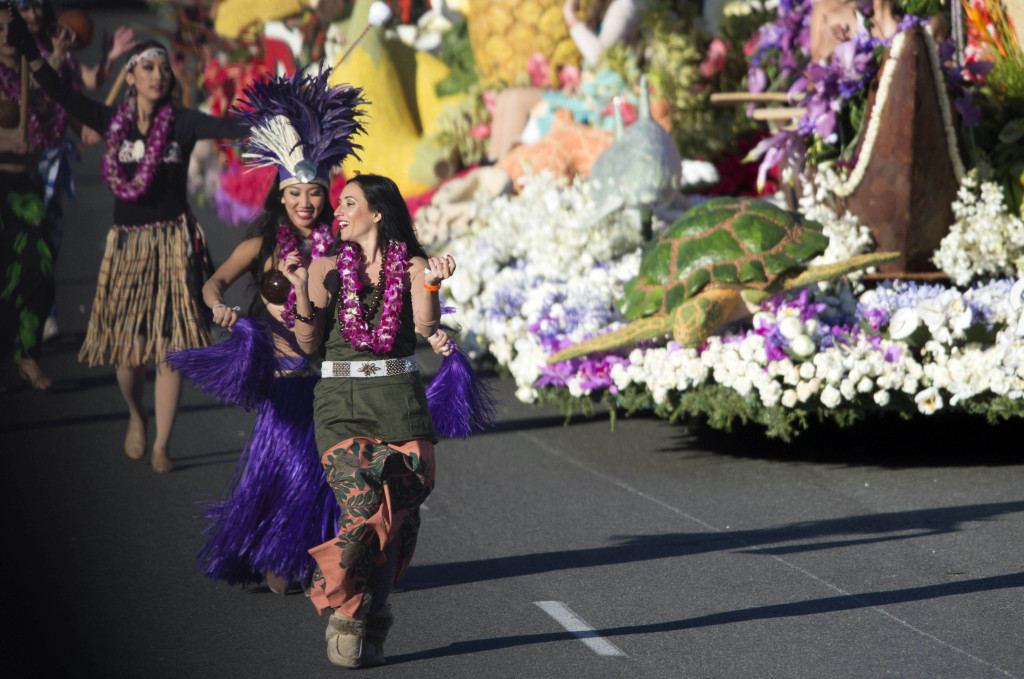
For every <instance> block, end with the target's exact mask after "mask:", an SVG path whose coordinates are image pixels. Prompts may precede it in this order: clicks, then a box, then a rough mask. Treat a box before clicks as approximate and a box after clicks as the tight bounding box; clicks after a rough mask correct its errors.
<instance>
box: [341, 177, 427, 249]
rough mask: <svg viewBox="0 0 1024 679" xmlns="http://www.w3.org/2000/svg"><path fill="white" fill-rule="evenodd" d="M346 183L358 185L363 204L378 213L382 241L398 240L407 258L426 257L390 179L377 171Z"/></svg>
mask: <svg viewBox="0 0 1024 679" xmlns="http://www.w3.org/2000/svg"><path fill="white" fill-rule="evenodd" d="M348 183H349V184H358V185H359V188H361V189H362V190H363V195H365V196H366V205H367V207H369V209H370V210H372V211H373V212H379V213H380V214H381V220H380V227H379V228H380V236H381V239H383V240H384V241H385V243H386V242H387V241H389V240H398V241H402V242H403V243H405V246H406V248H407V251H408V256H409V257H423V258H424V259H426V257H427V253H426V251H425V250H424V249H423V246H422V245H420V241H419V239H418V238H417V237H416V230H415V229H414V228H413V226H412V215H410V214H409V206H408V205H406V204H405V199H404V198H402V192H401V191H399V190H398V186H397V185H396V184H395V183H394V182H393V181H391V180H390V179H388V178H387V177H384V176H381V175H379V174H357V175H356V176H354V177H352V178H351V179H349V180H348ZM382 246H383V244H382Z"/></svg>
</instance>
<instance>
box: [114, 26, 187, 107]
mask: <svg viewBox="0 0 1024 679" xmlns="http://www.w3.org/2000/svg"><path fill="white" fill-rule="evenodd" d="M151 49H161V50H163V51H165V52H167V62H168V63H170V64H171V86H170V87H169V88H168V89H167V98H168V99H178V98H180V97H179V96H178V95H179V87H178V76H177V75H176V74H175V72H174V64H173V63H172V62H171V52H170V50H168V49H167V47H165V46H164V44H163V43H162V42H160V41H159V40H145V41H143V42H141V43H139V44H138V45H136V46H135V47H133V48H132V49H131V51H129V52H128V56H126V57H125V62H124V63H126V64H127V63H128V61H129V60H130V59H131V58H132V57H134V56H135V55H136V54H142V53H143V52H145V51H146V50H151ZM132 70H134V67H133V69H132Z"/></svg>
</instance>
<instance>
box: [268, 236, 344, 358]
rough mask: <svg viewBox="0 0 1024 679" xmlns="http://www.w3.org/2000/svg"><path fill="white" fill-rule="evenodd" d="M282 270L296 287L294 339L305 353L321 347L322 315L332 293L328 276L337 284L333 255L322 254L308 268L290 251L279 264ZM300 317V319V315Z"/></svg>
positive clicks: (297, 255) (336, 270)
mask: <svg viewBox="0 0 1024 679" xmlns="http://www.w3.org/2000/svg"><path fill="white" fill-rule="evenodd" d="M278 268H279V269H280V270H281V273H283V274H284V275H285V277H286V278H287V279H288V280H289V281H290V282H291V284H292V285H293V286H295V328H294V329H293V331H294V332H295V341H296V342H298V343H299V348H301V349H302V350H303V351H304V352H306V353H307V354H312V353H314V352H315V351H317V350H318V349H319V348H320V344H321V342H322V341H323V332H324V317H325V315H326V313H327V312H326V311H325V310H324V309H325V308H326V307H327V303H328V302H329V301H330V298H331V293H330V291H329V290H328V286H329V285H330V283H328V277H332V278H333V282H334V284H335V286H336V284H337V276H338V269H337V265H336V258H334V257H321V258H320V259H318V260H316V261H315V262H313V263H312V264H311V265H310V267H309V269H308V270H307V269H306V268H305V267H304V266H302V262H301V261H300V259H299V254H298V253H297V252H292V253H290V254H289V255H288V258H287V259H284V260H282V261H281V262H280V264H278ZM300 316H301V317H302V318H300Z"/></svg>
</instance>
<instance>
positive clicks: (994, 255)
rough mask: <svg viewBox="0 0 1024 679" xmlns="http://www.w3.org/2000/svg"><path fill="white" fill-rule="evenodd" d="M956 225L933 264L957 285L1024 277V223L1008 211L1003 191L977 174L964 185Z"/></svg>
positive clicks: (955, 211) (957, 204)
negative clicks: (978, 279)
mask: <svg viewBox="0 0 1024 679" xmlns="http://www.w3.org/2000/svg"><path fill="white" fill-rule="evenodd" d="M953 214H954V216H955V217H956V222H954V223H953V225H952V226H951V227H950V229H949V233H948V234H947V235H946V236H945V237H944V238H943V239H942V241H941V242H940V243H939V249H938V250H936V251H935V256H934V257H933V258H932V262H934V263H935V266H937V267H938V268H939V269H940V270H942V271H943V272H945V273H946V274H947V275H948V276H949V277H950V279H951V280H952V281H953V282H954V283H956V284H957V285H966V284H967V283H969V282H970V281H971V280H972V279H974V278H976V277H981V276H1021V275H1024V221H1021V218H1020V216H1019V215H1016V214H1011V213H1010V212H1009V211H1008V210H1007V209H1006V202H1005V199H1004V195H1003V190H1002V188H1001V187H1000V186H999V185H998V184H996V183H995V182H981V184H980V185H979V183H978V180H977V178H976V177H975V176H974V173H971V174H968V175H967V176H965V177H964V178H963V180H962V181H961V182H960V190H959V191H958V192H957V200H956V201H955V202H954V203H953Z"/></svg>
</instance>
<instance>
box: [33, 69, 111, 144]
mask: <svg viewBox="0 0 1024 679" xmlns="http://www.w3.org/2000/svg"><path fill="white" fill-rule="evenodd" d="M28 67H29V70H31V71H32V75H33V77H35V79H36V82H37V83H39V86H40V87H42V88H43V91H44V92H46V94H47V96H49V97H50V99H53V100H54V101H55V102H57V104H58V105H59V106H60V107H61V108H63V109H64V110H65V111H67V112H68V115H70V116H71V117H72V118H75V119H76V120H79V121H81V122H83V123H85V124H86V125H88V126H89V127H91V128H92V129H94V130H106V129H107V128H108V127H109V126H110V121H111V120H112V119H113V109H111V108H109V107H107V106H105V105H103V104H101V103H100V102H98V101H94V100H92V99H90V98H89V97H87V96H85V95H84V94H82V93H81V92H79V91H77V90H75V89H74V88H72V87H71V83H70V82H63V81H62V80H61V77H60V76H59V75H58V74H57V72H56V71H55V70H53V67H51V66H50V65H49V64H48V63H46V62H45V61H44V60H43V59H42V58H39V59H36V60H34V61H31V62H29V66H28Z"/></svg>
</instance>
